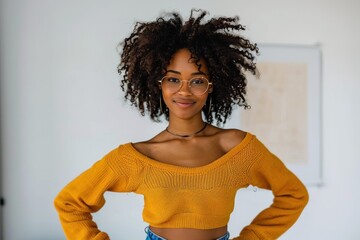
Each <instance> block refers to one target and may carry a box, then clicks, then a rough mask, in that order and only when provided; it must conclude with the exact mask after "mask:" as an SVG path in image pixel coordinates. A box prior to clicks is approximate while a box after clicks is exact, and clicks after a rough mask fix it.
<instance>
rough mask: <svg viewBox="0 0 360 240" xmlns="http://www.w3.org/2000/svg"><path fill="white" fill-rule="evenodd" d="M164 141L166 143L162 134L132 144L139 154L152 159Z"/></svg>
mask: <svg viewBox="0 0 360 240" xmlns="http://www.w3.org/2000/svg"><path fill="white" fill-rule="evenodd" d="M164 141H165V139H164V137H163V134H162V132H161V133H159V134H158V135H156V136H154V137H153V138H151V139H148V140H145V141H141V142H134V143H132V145H133V147H134V148H135V149H136V150H137V151H138V152H140V153H142V154H143V155H146V156H148V157H151V156H152V155H154V152H156V151H157V150H158V148H159V146H160V145H161V143H162V142H164Z"/></svg>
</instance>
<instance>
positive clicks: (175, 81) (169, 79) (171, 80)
mask: <svg viewBox="0 0 360 240" xmlns="http://www.w3.org/2000/svg"><path fill="white" fill-rule="evenodd" d="M165 81H166V82H168V83H180V82H181V81H180V79H178V78H176V77H166V78H165Z"/></svg>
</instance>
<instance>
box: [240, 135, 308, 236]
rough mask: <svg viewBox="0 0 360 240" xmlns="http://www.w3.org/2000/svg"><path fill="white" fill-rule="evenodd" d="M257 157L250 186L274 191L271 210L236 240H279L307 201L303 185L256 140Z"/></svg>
mask: <svg viewBox="0 0 360 240" xmlns="http://www.w3.org/2000/svg"><path fill="white" fill-rule="evenodd" d="M256 144H257V147H256V149H257V151H259V153H260V154H258V155H257V156H258V157H257V158H256V159H255V162H254V164H253V166H252V167H251V168H250V171H249V179H250V184H251V185H253V186H257V187H259V188H264V189H269V190H271V191H272V192H273V195H274V200H273V203H272V204H271V206H270V207H268V208H266V209H265V210H263V211H262V212H260V213H259V214H258V215H257V216H256V217H255V219H254V220H253V221H252V222H251V224H250V225H248V226H246V227H245V228H244V229H243V230H242V231H241V233H240V236H239V237H237V238H235V239H236V240H258V239H266V240H271V239H277V238H279V237H280V236H281V235H282V234H283V233H284V232H285V231H286V230H288V229H289V228H290V227H291V226H292V225H293V224H294V223H295V222H296V220H297V219H298V218H299V216H300V214H301V212H302V211H303V209H304V207H305V206H306V204H307V202H308V198H309V196H308V192H307V190H306V188H305V186H304V185H303V183H302V182H301V181H300V180H299V179H298V178H297V177H296V176H295V175H294V174H293V173H292V172H291V171H290V170H288V169H287V168H286V167H285V165H284V164H283V163H282V162H281V161H280V160H279V158H278V157H276V156H275V155H274V154H272V153H271V152H269V150H268V149H266V147H265V146H264V145H263V144H262V143H261V142H259V141H258V140H257V141H256Z"/></svg>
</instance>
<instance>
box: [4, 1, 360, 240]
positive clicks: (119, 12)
mask: <svg viewBox="0 0 360 240" xmlns="http://www.w3.org/2000/svg"><path fill="white" fill-rule="evenodd" d="M192 7H196V8H203V9H207V10H208V11H210V13H211V15H220V14H221V15H230V16H231V15H239V16H240V19H241V22H242V23H244V24H245V25H246V26H247V31H246V34H245V35H246V36H248V37H250V38H251V39H252V40H253V41H255V42H260V43H276V44H314V43H321V45H322V50H323V85H322V115H323V120H322V123H323V124H322V131H323V136H322V137H323V145H322V148H323V185H322V186H320V187H319V186H317V187H314V186H312V187H309V193H310V202H309V205H308V206H307V208H306V209H305V211H304V213H303V215H302V216H301V217H300V219H299V221H298V222H297V223H296V224H295V225H294V227H293V228H292V229H290V230H289V231H288V232H287V233H285V234H284V235H283V237H282V238H281V239H296V240H302V239H306V240H308V239H316V240H322V239H324V240H325V239H326V240H331V239H334V240H335V239H346V240H356V239H360V228H359V222H360V208H359V202H360V190H359V189H360V188H359V187H358V184H359V182H360V174H359V169H360V161H359V160H360V157H359V155H360V147H359V142H360V141H359V136H360V128H359V126H358V123H359V122H360V111H359V109H360V108H359V107H358V105H357V106H356V103H357V104H358V103H359V102H360V94H359V90H360V57H359V56H360V45H359V42H360V32H359V31H360V30H359V29H360V27H359V23H360V15H359V10H360V2H359V1H356V0H353V1H350V0H345V1H344V0H332V1H325V0H319V1H310V0H305V1H293V0H290V1H289V0H287V1H286V0H273V1H260V0H253V1H243V0H236V1H235V0H234V1H227V0H224V1H215V0H208V1H204V0H198V1H189V0H185V1H184V0H183V1H176V2H175V1H165V0H164V1H156V0H155V1H145V0H143V1H127V2H125V1H115V0H108V1H85V0H81V1H80V0H78V1H76V0H75V1H69V0H64V1H45V0H43V1H41V0H0V35H1V41H0V51H1V52H0V63H1V65H0V67H1V68H0V70H1V71H0V77H1V95H0V96H1V164H2V167H1V184H2V186H1V188H2V192H3V196H4V197H5V200H6V205H5V207H4V208H3V211H2V215H3V233H2V235H3V239H5V240H23V239H30V240H31V239H34V240H35V239H36V240H42V239H44V240H45V239H54V240H56V239H64V235H63V233H62V230H61V226H60V224H59V221H58V217H57V214H56V212H55V210H54V207H53V199H54V197H55V196H56V194H57V193H58V192H59V191H60V189H61V188H62V187H63V186H64V185H65V184H66V183H67V182H69V181H70V180H71V179H73V178H74V177H75V176H77V175H78V174H80V173H81V172H82V171H84V170H85V169H87V168H88V167H90V166H91V165H92V164H93V163H94V162H95V161H96V160H98V159H99V158H101V157H102V156H103V155H104V154H105V153H107V152H108V151H109V150H111V149H113V148H115V147H116V146H117V145H118V144H121V143H124V142H128V141H138V140H143V139H147V138H150V137H151V136H152V135H153V134H155V133H157V132H158V131H160V130H162V129H163V128H164V126H165V125H166V123H162V124H155V123H152V122H151V121H150V120H149V118H148V117H144V118H142V117H140V115H139V114H138V113H137V112H136V111H135V110H130V109H131V108H130V107H127V105H126V104H125V103H124V102H123V99H122V94H121V91H120V88H119V77H118V75H117V72H116V66H117V64H118V60H119V57H118V55H117V52H116V46H117V44H118V43H119V42H120V41H121V40H122V39H123V38H124V37H125V36H127V35H128V34H129V33H130V32H131V30H132V28H133V24H134V23H135V21H136V20H140V21H146V20H153V19H154V18H155V17H157V16H158V15H159V13H160V12H162V11H164V10H166V11H167V10H178V11H180V12H181V13H182V14H183V15H184V16H185V18H186V17H188V13H189V11H190V9H191V8H192ZM253 107H254V106H253ZM230 125H231V124H230ZM106 199H107V204H106V205H105V207H104V208H103V209H102V210H101V211H100V212H99V213H98V214H96V215H95V219H96V220H97V222H98V224H99V226H100V227H101V228H102V229H103V230H104V231H107V232H108V233H109V234H110V236H111V238H112V239H144V238H145V234H144V232H143V228H144V227H145V226H146V224H145V223H143V222H142V219H141V210H142V199H141V197H139V196H137V195H134V194H110V193H109V194H106ZM270 201H271V194H269V193H268V192H266V191H257V192H253V191H249V190H243V191H240V192H239V194H238V197H237V202H236V208H235V210H234V213H233V215H232V218H231V222H230V225H229V230H230V233H231V235H232V236H236V234H238V232H239V231H240V230H241V228H242V227H244V226H245V225H246V224H248V223H249V222H250V220H251V219H252V218H253V217H254V215H255V214H256V213H257V212H259V211H260V209H262V208H264V207H265V206H267V205H269V204H270Z"/></svg>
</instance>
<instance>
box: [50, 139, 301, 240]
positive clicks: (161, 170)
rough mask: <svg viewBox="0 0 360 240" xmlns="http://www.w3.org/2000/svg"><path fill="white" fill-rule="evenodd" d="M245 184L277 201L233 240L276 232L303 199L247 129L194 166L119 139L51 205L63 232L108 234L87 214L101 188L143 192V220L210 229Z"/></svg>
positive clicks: (223, 220) (97, 204)
mask: <svg viewBox="0 0 360 240" xmlns="http://www.w3.org/2000/svg"><path fill="white" fill-rule="evenodd" d="M169 157H171V156H169ZM249 185H253V186H257V187H259V188H264V189H270V190H272V192H273V194H274V201H273V204H272V205H271V206H270V207H269V208H267V209H265V210H264V211H262V212H261V213H260V214H259V215H258V216H257V217H256V218H255V219H254V220H253V221H252V223H251V224H249V225H248V226H247V227H245V228H244V229H243V230H242V231H241V233H240V236H238V237H237V238H235V239H237V240H241V239H277V238H278V237H279V236H280V235H281V234H282V233H284V232H285V231H286V230H287V229H288V228H289V227H290V226H291V225H293V224H294V223H295V221H296V220H297V218H298V217H299V216H300V214H301V212H302V210H303V208H304V207H305V205H306V203H307V201H308V194H307V191H306V188H305V187H304V185H303V184H302V183H301V182H300V181H299V179H298V178H297V177H296V176H295V175H294V174H293V173H292V172H290V171H289V170H288V169H287V168H286V167H285V165H284V164H283V163H282V162H281V161H280V160H279V159H278V158H277V157H276V156H275V155H273V154H272V153H271V152H269V151H268V150H267V149H266V147H265V146H264V145H263V144H262V143H261V142H260V141H259V140H258V139H257V138H256V137H255V136H254V135H252V134H250V133H247V135H246V137H245V138H244V140H243V141H242V142H241V143H240V144H238V145H237V146H236V147H234V148H233V149H231V150H230V151H229V152H228V153H226V154H225V155H223V156H222V157H220V158H219V159H217V160H215V161H213V162H212V163H210V164H208V165H205V166H201V167H194V168H189V167H181V166H174V165H170V164H166V163H162V162H158V161H156V160H154V159H150V158H148V157H146V156H145V155H143V154H141V153H140V152H138V151H137V150H136V149H135V148H134V147H133V146H132V144H131V143H127V144H124V145H121V146H119V147H118V148H116V149H114V150H113V151H111V152H110V153H108V154H107V155H106V156H105V157H104V158H103V159H101V160H100V161H98V162H97V163H95V164H94V165H93V166H92V167H91V168H90V169H88V170H87V171H85V172H84V173H83V174H81V175H80V176H78V177H77V178H76V179H75V180H73V181H72V182H70V183H69V184H68V185H67V186H66V187H65V188H64V189H63V190H62V191H61V192H60V193H59V195H58V196H57V197H56V199H55V207H56V209H57V211H58V213H59V217H60V221H61V223H62V226H63V229H64V232H65V234H66V236H67V238H68V239H109V237H108V235H107V234H106V233H104V232H101V231H100V230H99V229H98V228H97V225H96V224H95V222H94V221H93V220H92V216H91V213H93V212H96V211H98V210H99V209H100V208H101V207H102V206H103V205H104V203H105V200H104V197H103V195H104V192H105V191H114V192H135V193H138V194H142V195H144V201H145V205H144V210H143V219H144V221H145V222H147V223H149V224H150V225H151V226H154V227H158V228H196V229H212V228H218V227H222V226H225V225H227V224H228V221H229V218H230V214H231V212H232V211H233V209H234V200H235V195H236V192H237V191H238V189H240V188H243V187H247V186H249Z"/></svg>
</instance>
